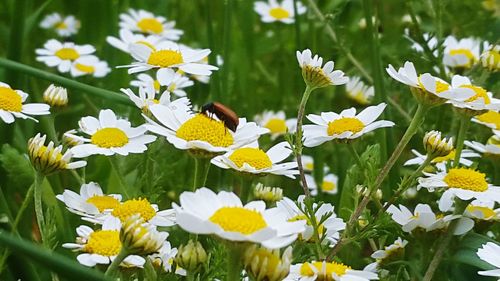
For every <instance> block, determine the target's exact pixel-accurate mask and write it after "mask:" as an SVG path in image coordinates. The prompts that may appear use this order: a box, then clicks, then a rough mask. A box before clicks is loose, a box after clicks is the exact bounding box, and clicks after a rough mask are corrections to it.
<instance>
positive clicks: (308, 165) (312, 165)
mask: <svg viewBox="0 0 500 281" xmlns="http://www.w3.org/2000/svg"><path fill="white" fill-rule="evenodd" d="M304 168H305V169H306V170H310V171H312V170H313V169H314V163H313V162H309V163H306V164H305V165H304Z"/></svg>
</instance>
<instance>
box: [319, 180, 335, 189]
mask: <svg viewBox="0 0 500 281" xmlns="http://www.w3.org/2000/svg"><path fill="white" fill-rule="evenodd" d="M336 188H337V186H336V185H335V183H333V182H330V181H323V184H322V185H321V189H322V190H323V191H334V190H335V189H336Z"/></svg>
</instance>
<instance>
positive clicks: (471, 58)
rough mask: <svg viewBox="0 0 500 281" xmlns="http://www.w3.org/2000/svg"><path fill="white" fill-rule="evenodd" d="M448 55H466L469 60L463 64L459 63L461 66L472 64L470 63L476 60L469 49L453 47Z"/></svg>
mask: <svg viewBox="0 0 500 281" xmlns="http://www.w3.org/2000/svg"><path fill="white" fill-rule="evenodd" d="M450 55H451V56H459V55H462V56H466V57H467V58H468V59H469V61H468V62H467V63H465V64H464V65H460V66H463V67H470V66H471V65H472V63H473V62H474V61H475V60H476V57H475V56H474V54H473V53H472V52H471V51H470V50H469V49H453V50H450Z"/></svg>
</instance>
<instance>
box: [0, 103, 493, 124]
mask: <svg viewBox="0 0 500 281" xmlns="http://www.w3.org/2000/svg"><path fill="white" fill-rule="evenodd" d="M0 107H1V106H0ZM476 119H477V120H479V121H481V122H483V123H489V124H494V125H495V127H496V129H497V130H500V113H498V112H495V111H488V112H486V113H484V114H481V115H478V116H476Z"/></svg>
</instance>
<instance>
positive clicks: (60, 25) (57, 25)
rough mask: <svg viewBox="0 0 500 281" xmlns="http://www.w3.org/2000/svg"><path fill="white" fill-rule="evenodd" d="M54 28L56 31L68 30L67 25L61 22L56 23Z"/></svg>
mask: <svg viewBox="0 0 500 281" xmlns="http://www.w3.org/2000/svg"><path fill="white" fill-rule="evenodd" d="M55 28H56V29H59V30H60V29H66V28H68V25H67V24H66V23H65V22H63V21H61V22H58V23H57V24H56V25H55Z"/></svg>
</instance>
